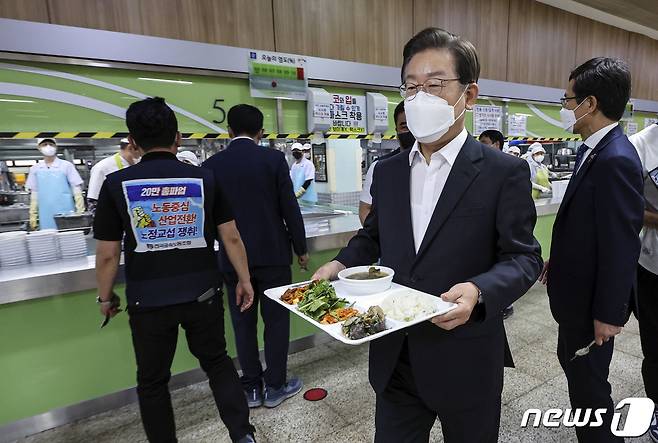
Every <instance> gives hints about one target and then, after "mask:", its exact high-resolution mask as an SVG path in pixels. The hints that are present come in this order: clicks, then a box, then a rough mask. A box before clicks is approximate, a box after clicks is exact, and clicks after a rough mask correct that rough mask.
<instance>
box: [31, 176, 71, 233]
mask: <svg viewBox="0 0 658 443" xmlns="http://www.w3.org/2000/svg"><path fill="white" fill-rule="evenodd" d="M36 174H37V189H38V193H37V196H38V199H39V200H38V204H39V229H57V224H56V223H55V219H54V218H53V216H54V215H55V214H67V213H71V212H75V206H74V205H73V193H72V192H71V185H70V184H69V180H68V178H67V177H66V174H64V172H62V171H60V170H57V169H39V170H38V171H36Z"/></svg>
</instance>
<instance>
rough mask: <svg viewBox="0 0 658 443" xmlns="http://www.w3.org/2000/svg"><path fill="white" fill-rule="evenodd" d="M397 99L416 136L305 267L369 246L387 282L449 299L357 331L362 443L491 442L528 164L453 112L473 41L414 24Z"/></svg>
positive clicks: (528, 269) (525, 255)
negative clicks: (358, 212)
mask: <svg viewBox="0 0 658 443" xmlns="http://www.w3.org/2000/svg"><path fill="white" fill-rule="evenodd" d="M403 60H404V62H403V65H402V75H401V77H402V81H403V83H402V85H401V86H400V92H401V94H402V96H403V97H404V98H405V103H404V110H405V114H406V117H407V125H408V127H409V130H410V131H411V133H412V134H413V135H414V137H415V138H416V140H417V141H416V143H415V144H414V146H413V148H412V149H411V150H410V151H409V152H405V153H401V154H399V155H395V156H393V157H391V158H390V159H388V160H386V161H382V162H380V163H379V164H378V165H377V167H376V168H375V170H374V177H373V181H372V187H371V192H372V198H373V200H372V208H371V210H370V213H369V214H368V216H367V217H366V219H365V223H364V226H363V229H361V230H359V232H358V233H357V234H356V235H355V236H354V237H353V238H352V239H351V240H350V242H349V243H348V245H347V247H346V248H344V249H342V250H341V252H340V253H339V254H338V256H337V257H336V258H335V260H334V261H332V262H329V263H327V264H325V265H324V266H322V267H321V268H320V269H318V270H317V271H316V273H315V275H314V276H313V278H314V279H315V278H330V279H333V278H336V276H337V274H338V272H339V271H340V270H342V269H345V268H346V267H353V266H357V265H370V264H372V263H374V262H375V261H376V260H377V259H378V258H380V259H381V264H382V265H383V266H388V267H391V268H393V269H394V270H395V282H396V283H399V284H401V285H404V286H407V287H410V288H414V289H417V290H420V291H423V292H427V293H429V294H433V295H434V296H436V297H441V298H442V299H443V300H445V301H450V302H454V303H456V304H457V307H456V308H455V309H454V310H452V311H450V312H448V313H446V314H443V315H439V316H436V317H434V318H433V319H432V321H431V322H422V323H420V324H418V325H415V326H412V327H409V328H406V329H404V330H402V331H399V332H394V333H391V334H388V335H386V336H385V337H381V338H379V339H377V340H373V341H371V342H370V354H369V358H370V365H369V367H370V370H369V378H370V384H371V385H372V387H373V389H374V390H375V393H376V412H375V427H376V433H375V442H376V443H389V442H390V443H398V442H402V441H407V442H411V441H413V442H428V441H429V438H430V431H431V429H432V426H433V425H434V423H435V421H436V419H437V418H438V419H439V420H440V421H441V425H442V426H441V427H442V431H443V437H444V441H445V442H446V443H454V442H469V443H470V442H485V443H493V442H496V441H497V440H498V431H499V424H500V412H501V392H502V388H503V368H504V366H505V364H508V365H510V364H511V363H512V362H511V355H510V353H509V346H508V345H507V340H506V336H505V330H504V327H503V316H502V311H503V309H504V308H505V307H507V306H509V305H510V304H512V303H513V302H514V301H515V300H517V299H518V298H519V297H521V296H522V295H523V294H525V293H526V292H527V290H528V289H529V288H530V287H531V286H532V284H533V283H534V280H535V279H536V277H537V276H539V272H540V271H541V267H542V259H541V253H540V251H541V248H540V246H539V243H538V242H537V240H535V238H534V237H533V229H534V226H535V221H536V212H535V205H534V203H533V201H532V198H531V196H530V171H529V170H528V165H527V163H525V162H522V161H521V160H519V159H517V158H514V157H512V156H510V155H506V154H503V153H502V152H500V151H498V150H494V149H491V148H490V147H488V146H485V145H483V144H482V143H480V142H478V141H476V140H475V139H474V138H473V137H471V136H470V135H469V134H468V133H467V132H466V130H465V129H464V119H465V118H464V115H465V113H466V110H467V109H472V107H473V106H474V105H475V103H476V101H477V96H478V91H479V89H478V85H477V81H478V78H479V74H480V63H479V60H478V56H477V52H476V50H475V48H474V47H473V45H472V44H471V43H470V42H468V41H466V40H464V39H463V38H461V37H459V36H456V35H454V34H451V33H449V32H447V31H444V30H443V29H439V28H427V29H425V30H423V31H421V32H419V33H418V34H416V35H415V36H414V37H413V38H412V39H411V40H409V42H408V43H407V44H406V45H405V47H404V53H403Z"/></svg>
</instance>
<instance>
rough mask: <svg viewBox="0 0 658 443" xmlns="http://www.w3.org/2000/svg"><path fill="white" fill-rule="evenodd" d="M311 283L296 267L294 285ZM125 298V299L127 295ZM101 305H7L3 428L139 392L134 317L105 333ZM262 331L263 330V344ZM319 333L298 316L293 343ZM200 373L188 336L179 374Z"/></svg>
mask: <svg viewBox="0 0 658 443" xmlns="http://www.w3.org/2000/svg"><path fill="white" fill-rule="evenodd" d="M337 252H338V251H337V250H333V251H326V252H321V253H316V254H313V255H312V256H311V263H310V266H309V269H317V268H318V267H320V266H321V265H322V264H324V263H326V262H327V261H330V260H332V259H333V258H334V257H335V256H336V253H337ZM310 276H311V273H310V272H300V271H299V269H298V267H297V266H293V280H294V281H304V280H308V279H309V278H310ZM117 292H118V293H119V294H120V295H121V296H122V298H123V287H118V288H117ZM95 299H96V293H95V291H93V290H92V291H82V292H76V293H73V294H66V295H60V296H56V297H48V298H43V299H38V300H30V301H24V302H20V303H11V304H5V305H0V337H2V340H0V359H1V360H0V361H1V363H0V374H1V375H2V376H1V377H0V393H2V394H1V396H2V399H3V401H2V402H0V426H2V425H3V424H7V423H10V422H13V421H16V420H20V419H22V418H26V417H30V416H33V415H37V414H41V413H43V412H47V411H49V410H51V409H55V408H60V407H63V406H67V405H72V404H75V403H79V402H82V401H85V400H89V399H92V398H96V397H100V396H103V395H107V394H111V393H113V392H117V391H121V390H123V389H127V388H130V387H133V386H134V385H135V357H134V354H133V348H132V341H131V338H130V327H129V325H128V316H127V315H126V314H125V313H121V314H120V315H118V316H117V317H115V318H114V319H113V320H112V321H111V322H110V324H109V325H108V326H106V327H105V328H103V329H102V330H101V329H99V326H100V323H101V321H102V317H101V316H100V314H99V313H98V306H97V305H96V303H95ZM124 300H125V299H124ZM225 322H226V341H227V345H228V346H227V347H228V352H229V354H230V355H231V356H232V357H234V356H235V355H236V354H235V340H234V335H233V329H232V327H231V323H230V317H229V314H228V309H226V311H225ZM262 331H263V325H262V322H261V323H260V324H259V335H260V342H261V343H262ZM316 332H317V329H316V328H315V327H314V326H312V325H311V324H310V323H308V322H306V321H304V320H302V319H300V318H298V317H297V316H295V315H293V316H291V326H290V338H291V339H292V340H294V339H297V338H302V337H306V336H308V335H312V334H314V333H316ZM197 367H198V363H197V361H196V359H195V358H194V357H193V356H192V355H191V354H190V352H189V350H188V348H187V343H186V341H185V335H184V333H183V332H182V331H181V333H180V334H179V337H178V347H177V352H176V357H175V358H174V363H173V367H172V374H176V373H180V372H184V371H187V370H190V369H194V368H197Z"/></svg>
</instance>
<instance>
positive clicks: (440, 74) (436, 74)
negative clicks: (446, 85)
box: [405, 71, 446, 80]
mask: <svg viewBox="0 0 658 443" xmlns="http://www.w3.org/2000/svg"><path fill="white" fill-rule="evenodd" d="M445 75H446V72H445V71H433V72H430V73H429V74H427V78H428V79H429V78H443V77H444V76H445ZM409 79H411V80H416V77H415V76H413V75H408V76H406V78H405V80H409Z"/></svg>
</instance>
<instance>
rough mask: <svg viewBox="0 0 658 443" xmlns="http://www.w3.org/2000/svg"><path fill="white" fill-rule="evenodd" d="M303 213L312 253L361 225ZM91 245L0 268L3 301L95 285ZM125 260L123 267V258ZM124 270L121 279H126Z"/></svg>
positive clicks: (347, 216) (335, 244) (341, 241)
mask: <svg viewBox="0 0 658 443" xmlns="http://www.w3.org/2000/svg"><path fill="white" fill-rule="evenodd" d="M303 212H305V215H304V225H305V227H306V236H307V245H308V249H309V252H310V253H311V254H313V253H314V252H319V251H327V250H331V249H337V248H341V247H343V246H345V245H346V244H347V242H348V241H349V239H350V238H351V237H352V236H353V235H354V233H355V232H356V231H357V230H358V229H359V227H360V226H361V225H360V223H359V217H358V216H357V215H356V214H353V213H349V212H347V211H334V210H330V209H326V208H304V210H303ZM87 247H88V251H89V254H90V255H88V256H87V257H86V258H82V259H79V260H68V261H67V260H62V261H57V262H54V263H52V264H40V265H27V266H21V267H18V268H6V269H5V268H0V304H6V303H14V302H18V301H23V300H31V299H36V298H42V297H50V296H53V295H60V294H67V293H71V292H76V291H83V290H87V289H92V288H95V287H96V276H95V260H96V256H95V255H94V254H95V249H96V242H95V240H93V239H92V238H89V239H88V245H87ZM121 263H122V266H121V268H123V258H122V260H121ZM120 271H121V272H119V276H118V278H119V279H123V272H122V270H120ZM119 281H121V280H119Z"/></svg>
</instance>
